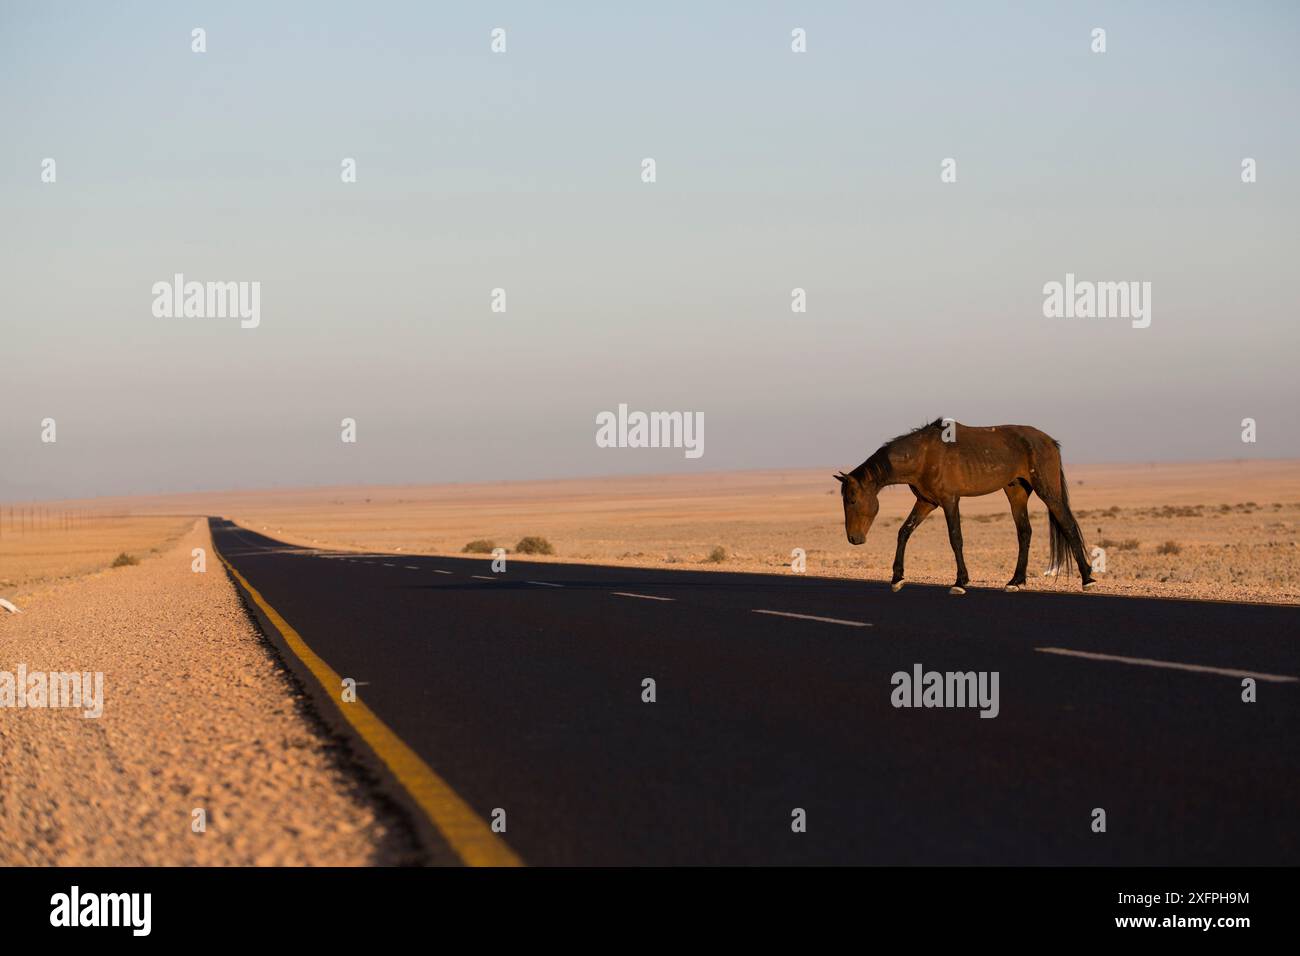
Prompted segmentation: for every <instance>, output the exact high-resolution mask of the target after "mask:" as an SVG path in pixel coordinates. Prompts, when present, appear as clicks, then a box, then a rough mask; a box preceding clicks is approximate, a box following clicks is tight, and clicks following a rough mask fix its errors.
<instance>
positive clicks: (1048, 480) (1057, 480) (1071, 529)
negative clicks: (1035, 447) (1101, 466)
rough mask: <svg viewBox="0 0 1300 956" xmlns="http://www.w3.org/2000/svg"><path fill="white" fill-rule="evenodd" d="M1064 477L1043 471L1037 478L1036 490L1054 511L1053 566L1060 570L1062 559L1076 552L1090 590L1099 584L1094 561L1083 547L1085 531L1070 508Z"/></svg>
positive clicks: (1085, 584)
mask: <svg viewBox="0 0 1300 956" xmlns="http://www.w3.org/2000/svg"><path fill="white" fill-rule="evenodd" d="M1063 477H1064V476H1063V475H1062V474H1061V472H1060V471H1057V472H1056V474H1055V475H1053V476H1050V477H1049V476H1047V475H1044V474H1042V473H1041V472H1040V473H1039V474H1038V475H1037V477H1036V478H1035V480H1034V491H1035V492H1036V493H1037V494H1038V497H1039V498H1042V499H1043V504H1045V505H1047V510H1048V512H1050V519H1051V521H1050V525H1049V530H1050V532H1051V533H1050V535H1049V538H1050V540H1051V551H1052V566H1053V567H1056V568H1057V570H1058V571H1059V570H1060V560H1064V559H1065V558H1066V557H1067V554H1068V555H1072V556H1073V557H1074V560H1075V562H1076V563H1077V564H1078V565H1079V576H1080V577H1081V578H1082V579H1083V587H1084V589H1085V590H1087V589H1088V588H1089V587H1091V586H1092V585H1093V584H1094V583H1095V582H1094V581H1093V579H1092V564H1091V563H1090V562H1089V561H1088V556H1087V554H1086V553H1085V551H1084V548H1083V532H1082V531H1081V530H1080V529H1079V522H1078V521H1077V520H1075V517H1074V513H1073V512H1072V511H1071V510H1070V502H1069V497H1068V494H1067V492H1066V491H1065V489H1064V487H1062V479H1063ZM1062 542H1063V543H1062Z"/></svg>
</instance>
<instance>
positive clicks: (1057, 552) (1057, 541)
mask: <svg viewBox="0 0 1300 956" xmlns="http://www.w3.org/2000/svg"><path fill="white" fill-rule="evenodd" d="M1060 475H1061V510H1062V511H1064V512H1065V517H1066V519H1067V520H1068V521H1069V522H1070V523H1071V525H1073V528H1072V529H1067V528H1066V527H1065V526H1064V525H1063V524H1061V522H1059V521H1057V520H1056V515H1055V514H1053V513H1052V511H1051V509H1050V508H1049V509H1048V511H1047V518H1048V520H1049V522H1050V526H1049V528H1048V535H1047V540H1048V549H1049V550H1050V551H1051V555H1052V557H1051V563H1050V564H1049V565H1048V568H1047V570H1048V573H1050V574H1059V573H1060V571H1061V569H1062V568H1066V569H1069V568H1071V567H1073V564H1072V563H1071V561H1070V557H1071V555H1070V536H1069V533H1068V530H1073V531H1074V533H1075V534H1077V535H1078V536H1079V544H1080V546H1081V547H1083V553H1084V554H1087V553H1088V548H1087V545H1084V543H1083V529H1082V528H1080V527H1079V522H1078V520H1077V519H1075V517H1074V512H1073V511H1071V510H1070V489H1069V488H1068V487H1067V486H1066V483H1065V469H1064V468H1062V469H1061V470H1060Z"/></svg>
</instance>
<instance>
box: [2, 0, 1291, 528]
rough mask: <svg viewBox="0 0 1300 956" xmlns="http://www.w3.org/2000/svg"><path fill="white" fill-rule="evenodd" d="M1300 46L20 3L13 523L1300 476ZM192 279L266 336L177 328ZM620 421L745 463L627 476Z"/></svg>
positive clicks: (926, 17)
mask: <svg viewBox="0 0 1300 956" xmlns="http://www.w3.org/2000/svg"><path fill="white" fill-rule="evenodd" d="M196 27H202V28H203V29H204V30H206V52H203V53H195V52H192V49H191V42H192V40H191V31H192V30H193V29H194V28H196ZM497 27H500V28H504V29H505V30H506V31H507V32H506V36H507V49H506V52H504V53H494V52H492V50H491V48H490V43H491V31H492V30H493V29H494V28H497ZM1096 27H1101V28H1104V29H1105V30H1106V40H1107V49H1106V52H1104V53H1094V52H1093V51H1092V50H1091V49H1090V42H1091V41H1090V34H1091V31H1092V30H1093V29H1094V28H1096ZM795 28H802V29H804V30H806V31H807V52H804V53H794V52H792V50H791V31H792V30H794V29H795ZM1297 40H1300V10H1297V9H1296V8H1294V7H1292V6H1290V5H1286V4H1271V3H1263V4H1256V5H1253V6H1248V7H1245V8H1232V7H1226V6H1225V7H1222V8H1217V9H1215V8H1202V7H1196V8H1185V7H1183V6H1181V5H1178V4H1174V3H1165V4H1151V5H1149V6H1147V7H1145V8H1143V9H1131V8H1129V7H1128V6H1126V5H1123V4H1104V3H1103V4H1067V5H1060V6H1055V5H1054V6H1052V7H1051V8H1050V9H1048V8H1040V7H1037V6H1035V5H1033V4H1017V3H1008V4H998V5H991V6H988V7H986V8H983V9H976V8H971V7H969V6H968V5H962V4H934V5H927V6H925V7H917V8H911V7H907V8H901V9H900V8H892V7H888V8H881V9H872V10H863V9H861V8H859V7H858V6H856V5H853V4H826V5H818V6H817V7H815V8H804V7H802V6H800V5H784V4H760V5H755V6H754V7H752V8H749V7H747V8H744V9H740V10H737V11H736V12H729V11H727V10H723V9H706V10H701V9H696V8H694V7H693V6H691V5H689V4H684V3H678V4H664V5H656V6H655V7H654V8H653V9H647V10H622V9H606V8H600V7H585V6H584V7H561V8H555V9H541V8H535V7H531V6H529V5H525V4H497V5H493V6H492V7H491V8H490V9H483V10H480V9H477V8H470V7H466V8H461V9H435V8H431V7H425V6H423V5H419V4H404V3H403V4H396V3H395V4H389V5H381V6H380V7H379V8H377V9H359V8H355V7H353V6H351V5H343V4H320V5H315V4H284V5H277V6H276V7H274V8H270V9H262V8H257V7H252V6H248V7H233V8H220V9H206V8H199V7H173V6H169V5H162V4H140V5H133V6H131V7H129V8H123V9H110V8H100V7H98V6H94V5H90V4H74V5H71V6H66V7H47V6H42V5H37V4H23V5H6V6H5V7H4V8H3V9H0V81H2V82H0V88H2V89H3V90H4V92H3V93H2V94H0V124H2V128H3V129H4V130H5V131H6V134H7V135H6V144H5V147H4V148H3V149H0V157H2V159H0V201H2V202H3V207H2V208H3V210H4V227H3V228H0V261H2V262H3V271H2V272H0V275H2V276H3V280H4V285H5V287H6V290H7V292H8V295H7V297H6V306H7V308H6V310H5V323H4V338H3V340H0V349H2V350H3V355H4V365H3V369H2V370H0V407H3V408H4V414H3V415H0V449H3V451H2V452H0V501H5V502H8V501H11V500H31V499H41V500H49V499H60V498H72V497H77V498H81V497H93V496H117V495H124V494H148V495H152V494H167V493H184V492H191V491H196V492H219V491H237V490H256V489H273V488H277V487H280V488H288V487H323V486H333V485H358V484H384V485H393V484H435V483H437V484H440V483H446V482H462V481H471V482H477V481H495V480H503V479H534V478H538V479H549V478H556V479H560V478H576V477H600V476H608V475H651V474H671V473H684V472H718V471H732V470H754V469H772V468H781V469H786V468H802V467H806V466H832V467H844V466H852V465H856V464H858V463H859V462H860V461H862V460H863V459H864V458H865V457H866V456H867V455H868V454H869V453H870V452H871V451H872V450H874V449H875V448H876V447H877V446H879V445H880V444H881V443H882V442H883V441H885V440H887V439H888V438H891V437H893V436H894V435H896V434H899V433H901V432H905V431H907V430H908V429H910V428H913V427H916V426H919V425H921V424H923V423H924V422H926V421H929V420H931V419H933V418H935V417H939V416H950V417H952V418H955V419H957V420H959V421H961V422H964V423H966V424H971V425H993V424H1003V423H1018V424H1029V425H1034V426H1037V427H1039V428H1042V429H1043V430H1045V431H1047V432H1049V433H1050V434H1052V435H1053V436H1054V437H1056V438H1057V439H1058V440H1060V441H1061V443H1062V445H1063V453H1064V456H1065V461H1066V462H1067V464H1068V463H1070V462H1076V463H1086V464H1101V463H1110V462H1134V463H1142V462H1162V461H1212V460H1236V459H1246V460H1254V459H1293V458H1300V425H1298V424H1297V421H1296V416H1295V411H1294V409H1295V405H1296V387H1295V377H1296V372H1295V369H1294V365H1295V356H1296V355H1297V354H1298V352H1300V349H1298V348H1297V347H1298V346H1300V328H1297V322H1296V316H1297V314H1300V310H1298V308H1297V307H1298V306H1300V290H1297V287H1296V284H1295V282H1294V280H1293V278H1292V274H1293V273H1294V271H1295V266H1294V260H1295V255H1294V253H1295V250H1296V245H1297V241H1296V237H1295V230H1296V222H1297V212H1298V211H1300V201H1298V200H1300V189H1298V187H1297V183H1296V177H1295V174H1294V170H1295V169H1296V168H1297V164H1298V163H1300V130H1297V128H1296V124H1295V123H1294V122H1293V121H1292V117H1293V114H1294V103H1295V102H1296V101H1297V94H1300V62H1298V61H1297V59H1296V57H1295V55H1294V51H1295V49H1296V46H1297ZM645 157H653V158H654V159H655V161H656V164H657V165H656V173H657V178H656V181H655V182H653V183H646V182H643V181H642V179H641V173H642V168H641V163H642V160H643V158H645ZM949 157H952V158H955V160H956V162H957V179H956V181H955V182H951V183H945V182H941V179H940V175H941V163H942V162H943V161H944V160H945V159H946V158H949ZM1247 157H1249V158H1252V159H1254V160H1255V161H1256V162H1257V164H1258V180H1257V181H1256V182H1253V183H1243V182H1242V179H1241V163H1242V160H1243V159H1244V158H1247ZM46 158H53V159H54V160H55V161H56V162H57V178H56V180H55V181H54V182H43V181H42V170H43V166H42V164H43V161H44V160H45V159H46ZM347 158H354V159H355V160H356V182H355V183H345V182H343V181H342V180H341V176H340V169H341V163H342V161H343V160H345V159H347ZM177 273H182V274H184V275H185V277H186V278H187V279H189V280H196V281H200V282H209V281H211V282H227V281H229V282H253V281H256V282H259V283H260V295H261V299H260V322H259V324H258V325H257V327H256V328H241V327H240V321H239V320H238V318H180V317H174V318H173V317H157V316H155V315H154V314H153V311H151V307H152V306H153V304H154V302H155V294H154V292H153V291H152V290H153V286H154V285H155V283H158V282H160V281H161V282H170V281H171V280H172V277H173V276H174V275H175V274H177ZM1067 274H1073V275H1075V276H1077V277H1078V278H1079V279H1080V280H1081V281H1084V280H1087V281H1096V282H1129V281H1133V282H1149V283H1151V290H1152V292H1151V299H1150V302H1149V304H1150V305H1151V321H1150V326H1149V327H1147V328H1138V327H1133V324H1132V323H1131V322H1130V321H1129V320H1128V319H1127V318H1105V319H1102V318H1093V319H1083V318H1046V317H1044V314H1043V307H1044V291H1043V290H1044V284H1045V283H1050V282H1064V281H1065V280H1066V276H1067ZM496 288H504V289H505V290H506V292H507V296H508V307H507V311H506V312H504V313H496V312H493V311H491V309H490V301H491V296H492V290H494V289H496ZM795 288H801V289H804V290H806V296H807V312H805V313H794V312H792V311H791V290H792V289H795ZM620 404H627V405H629V406H630V407H631V408H632V409H639V410H645V411H656V410H675V411H682V412H686V413H700V414H702V415H703V418H704V421H705V423H706V425H705V430H704V453H703V455H702V456H701V457H699V458H698V459H690V458H687V457H686V456H684V455H683V452H682V450H681V449H680V448H656V449H646V448H600V447H597V444H596V441H595V436H596V431H597V427H596V416H597V415H598V414H599V413H601V412H605V411H610V410H614V409H617V408H618V406H619V405H620ZM47 418H52V419H54V420H55V421H56V422H57V441H56V442H53V443H47V442H43V441H42V430H43V426H42V422H43V421H44V420H45V419H47ZM344 418H351V419H355V421H356V424H357V441H356V442H355V443H344V442H343V441H341V440H340V430H341V421H342V420H343V419H344ZM1246 418H1251V419H1254V420H1255V421H1256V423H1257V428H1258V438H1257V441H1256V442H1255V443H1244V442H1243V441H1242V440H1241V432H1242V424H1241V423H1242V420H1243V419H1246Z"/></svg>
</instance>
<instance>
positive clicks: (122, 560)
mask: <svg viewBox="0 0 1300 956" xmlns="http://www.w3.org/2000/svg"><path fill="white" fill-rule="evenodd" d="M139 563H140V559H139V558H135V557H132V556H131V555H129V554H127V553H126V552H125V551H123V552H122V553H121V554H119V555H118V556H117V557H116V558H114V559H113V567H115V568H125V567H128V566H130V565H132V564H139Z"/></svg>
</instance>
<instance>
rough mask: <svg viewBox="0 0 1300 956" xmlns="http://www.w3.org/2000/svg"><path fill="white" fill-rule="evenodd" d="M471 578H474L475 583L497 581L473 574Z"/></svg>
mask: <svg viewBox="0 0 1300 956" xmlns="http://www.w3.org/2000/svg"><path fill="white" fill-rule="evenodd" d="M470 577H471V578H473V579H474V580H475V581H495V580H496V578H489V577H484V576H483V575H481V574H471V575H470Z"/></svg>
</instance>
